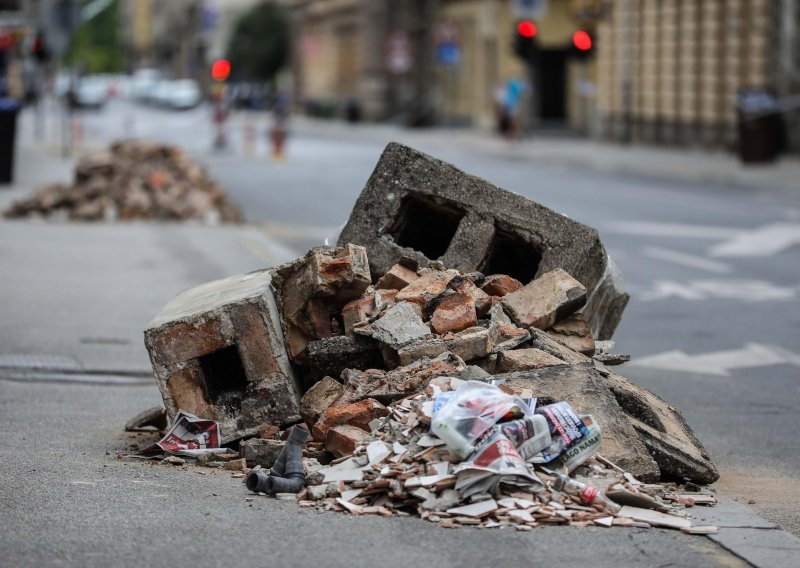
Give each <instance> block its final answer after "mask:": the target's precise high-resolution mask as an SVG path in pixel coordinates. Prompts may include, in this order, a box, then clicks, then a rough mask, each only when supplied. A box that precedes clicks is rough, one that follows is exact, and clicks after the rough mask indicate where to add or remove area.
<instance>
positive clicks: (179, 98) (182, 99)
mask: <svg viewBox="0 0 800 568" xmlns="http://www.w3.org/2000/svg"><path fill="white" fill-rule="evenodd" d="M202 100H203V94H202V92H201V91H200V86H199V85H198V84H197V81H194V80H193V79H179V80H177V81H169V83H168V85H167V87H166V89H165V91H164V93H163V95H162V102H161V104H163V105H164V106H166V107H169V108H172V109H175V110H185V109H190V108H194V107H196V106H197V105H198V104H200V101H202Z"/></svg>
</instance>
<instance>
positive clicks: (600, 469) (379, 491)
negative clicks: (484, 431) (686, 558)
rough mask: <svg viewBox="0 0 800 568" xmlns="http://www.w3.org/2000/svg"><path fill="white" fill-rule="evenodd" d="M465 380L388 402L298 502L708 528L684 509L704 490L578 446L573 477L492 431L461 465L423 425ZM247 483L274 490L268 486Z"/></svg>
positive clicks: (442, 522)
mask: <svg viewBox="0 0 800 568" xmlns="http://www.w3.org/2000/svg"><path fill="white" fill-rule="evenodd" d="M465 384H466V383H465V381H463V380H460V379H456V378H450V377H440V378H437V379H433V380H432V381H430V383H429V384H428V386H427V387H426V388H425V389H424V391H423V392H422V393H420V394H418V395H414V396H412V397H409V398H407V399H404V400H402V401H400V402H399V403H397V404H395V405H392V407H391V408H390V409H389V412H390V413H389V415H388V416H387V417H385V418H383V419H380V420H376V421H375V424H374V430H373V432H372V434H371V435H369V436H367V437H366V439H365V440H363V441H361V442H359V443H358V444H357V445H356V447H355V448H354V449H353V450H352V452H348V451H345V452H343V453H345V455H346V456H347V457H344V458H342V459H340V460H336V461H335V462H334V463H333V464H332V465H330V466H329V467H322V468H318V469H316V468H315V470H314V471H313V472H311V473H310V474H309V475H308V476H307V478H306V479H307V481H308V483H309V486H308V487H307V488H306V489H305V490H303V491H302V492H301V493H300V494H299V495H298V497H297V498H298V503H299V505H300V507H316V508H318V509H321V510H334V511H346V512H349V513H351V514H354V515H370V514H373V515H381V516H394V515H401V516H405V515H409V514H412V515H418V516H420V517H421V518H423V519H426V520H428V521H431V522H434V523H436V524H437V525H438V526H440V527H445V528H457V527H460V526H477V527H482V528H493V527H504V526H513V527H515V528H516V529H517V530H530V528H531V527H534V526H537V525H539V524H568V525H572V526H588V525H600V526H636V527H650V526H660V527H668V528H676V529H681V530H683V531H684V532H691V533H706V532H713V531H714V528H713V527H698V526H692V523H691V520H690V519H689V518H688V517H687V515H686V512H685V508H687V507H693V506H694V505H695V504H702V505H712V504H715V503H716V499H715V498H714V496H713V495H712V494H710V493H708V492H700V491H699V488H697V487H693V489H695V491H692V492H689V493H684V492H682V491H680V490H679V488H678V487H677V485H675V484H674V483H673V484H669V485H664V484H644V483H641V482H639V481H638V480H637V479H636V478H634V477H633V476H632V475H630V473H628V472H625V471H624V470H622V469H621V468H619V467H618V466H616V465H615V464H613V463H612V462H610V461H609V460H607V459H605V458H604V457H602V456H601V455H599V454H595V455H593V456H589V455H588V452H585V451H582V453H585V454H586V455H584V459H585V461H584V462H583V463H582V464H581V465H579V466H575V467H572V469H573V470H574V471H575V476H574V478H573V477H569V476H568V475H566V474H565V473H560V472H559V471H557V470H558V469H563V468H564V467H565V463H566V462H565V461H564V460H560V461H558V460H556V461H554V462H553V463H551V464H549V468H539V469H537V470H536V471H534V470H533V468H526V467H525V465H524V460H523V459H522V458H521V457H520V453H519V452H518V451H517V449H516V448H515V447H514V445H513V443H511V441H510V439H509V437H506V436H498V435H497V433H495V434H494V435H493V436H489V437H488V438H487V439H486V440H485V441H484V442H483V445H482V446H479V447H478V449H477V450H476V451H475V453H474V455H473V456H471V457H470V459H469V461H468V462H464V461H463V460H462V459H461V458H460V457H459V456H457V455H455V454H454V453H453V452H452V450H451V449H450V448H449V447H448V446H446V445H445V442H444V441H442V440H441V439H440V438H438V437H437V436H436V435H435V434H432V433H431V431H430V426H431V421H432V419H433V418H434V416H433V413H432V411H431V407H433V406H434V404H435V400H436V398H437V397H441V396H442V395H443V393H448V392H452V391H451V389H453V388H458V387H459V386H461V387H462V388H463V387H464V385H465ZM507 391H508V392H510V393H513V392H517V393H522V389H507ZM522 394H524V393H522ZM562 407H563V404H562ZM544 408H545V409H547V407H544ZM507 424H508V423H507ZM295 428H296V427H295ZM350 428H352V427H350ZM501 429H502V427H501ZM506 430H508V428H507V427H506ZM353 431H354V430H353ZM347 432H348V430H345V431H344V432H342V433H341V434H339V436H344V437H346V436H347ZM356 436H360V434H356ZM334 438H336V436H335V437H334ZM548 442H550V440H549V438H548V440H546V441H545V444H547V443H548ZM523 443H524V441H523ZM592 443H594V442H592ZM547 445H549V444H547ZM567 468H569V466H567ZM259 474H260V470H258V469H256V470H255V471H253V472H251V473H250V475H249V476H248V481H250V480H252V479H254V478H255V477H257V476H258V475H259ZM320 481H321V483H318V484H316V485H315V484H314V483H316V482H320ZM248 487H249V488H250V489H251V490H254V491H257V492H260V491H268V492H270V493H273V494H274V493H275V492H279V488H277V487H270V486H269V485H267V486H264V485H262V486H254V485H253V484H252V483H248ZM690 487H691V486H690Z"/></svg>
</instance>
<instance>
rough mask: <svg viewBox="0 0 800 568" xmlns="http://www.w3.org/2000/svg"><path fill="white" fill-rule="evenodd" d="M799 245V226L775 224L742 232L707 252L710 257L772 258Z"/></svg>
mask: <svg viewBox="0 0 800 568" xmlns="http://www.w3.org/2000/svg"><path fill="white" fill-rule="evenodd" d="M798 244H800V224H798V223H775V224H772V225H765V226H763V227H759V228H758V229H754V230H752V231H745V232H742V233H740V234H738V235H736V236H734V237H732V238H730V239H728V240H726V241H725V242H722V243H719V244H717V245H714V246H713V247H711V248H710V249H709V250H708V253H709V255H710V256H714V257H731V256H772V255H774V254H777V253H779V252H783V251H784V250H786V249H788V248H790V247H792V246H794V245H798Z"/></svg>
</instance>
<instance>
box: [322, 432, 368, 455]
mask: <svg viewBox="0 0 800 568" xmlns="http://www.w3.org/2000/svg"><path fill="white" fill-rule="evenodd" d="M367 436H369V432H367V431H366V430H362V429H361V428H359V427H358V426H350V425H348V424H343V425H341V426H334V427H333V428H331V429H330V430H328V433H327V434H326V435H325V449H326V450H328V451H329V452H331V453H332V454H333V455H334V456H336V457H337V458H340V457H342V456H349V455H350V454H352V453H353V452H354V451H355V449H356V446H357V445H358V444H359V443H360V442H362V441H363V440H364V439H365V438H366V437H367Z"/></svg>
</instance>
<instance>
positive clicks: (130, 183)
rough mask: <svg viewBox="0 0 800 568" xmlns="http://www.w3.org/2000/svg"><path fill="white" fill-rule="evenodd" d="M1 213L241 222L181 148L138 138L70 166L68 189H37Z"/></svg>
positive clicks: (58, 186)
mask: <svg viewBox="0 0 800 568" xmlns="http://www.w3.org/2000/svg"><path fill="white" fill-rule="evenodd" d="M4 215H5V216H6V217H8V218H17V217H26V216H30V215H42V216H46V217H61V218H68V219H70V220H75V221H114V220H117V219H122V220H134V219H157V220H164V221H173V220H190V219H192V220H198V221H203V222H207V223H217V222H226V223H238V222H241V221H242V214H241V212H240V211H239V210H238V208H237V207H236V206H235V205H233V204H232V203H231V202H230V201H229V200H228V198H227V195H226V193H225V190H224V189H222V188H221V187H220V186H219V185H217V184H216V183H215V182H214V181H213V180H212V179H211V178H209V177H208V175H207V174H206V172H205V171H204V170H203V169H202V168H201V167H200V166H199V165H197V164H196V163H195V162H194V161H193V160H191V159H190V158H189V157H188V156H186V154H184V153H183V152H182V151H181V150H179V149H178V148H176V147H174V146H167V145H163V144H156V143H152V142H145V141H140V140H128V141H124V142H118V143H116V144H114V145H112V146H111V148H110V149H109V150H108V151H103V152H97V153H94V154H89V155H87V156H84V157H83V158H82V159H81V160H79V162H78V164H77V166H76V167H75V182H74V183H73V184H72V185H66V184H60V183H58V184H53V185H47V186H44V187H41V188H39V189H37V190H36V192H35V193H34V194H33V195H32V196H31V197H29V198H27V199H24V200H21V201H18V202H16V203H14V204H12V205H11V207H9V209H8V210H7V211H5V213H4Z"/></svg>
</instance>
